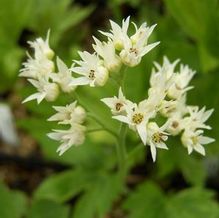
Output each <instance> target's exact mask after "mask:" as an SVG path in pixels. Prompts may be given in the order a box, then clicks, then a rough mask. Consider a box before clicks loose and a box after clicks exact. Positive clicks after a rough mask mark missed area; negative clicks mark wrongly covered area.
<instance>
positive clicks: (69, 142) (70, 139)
mask: <svg viewBox="0 0 219 218" xmlns="http://www.w3.org/2000/svg"><path fill="white" fill-rule="evenodd" d="M85 130H86V128H85V127H84V126H82V125H79V124H74V125H72V126H71V128H70V129H68V130H53V131H54V132H52V133H49V134H48V137H49V138H51V139H53V140H56V141H60V142H61V145H60V146H59V147H58V149H57V152H58V153H59V155H62V154H63V153H64V152H65V151H67V150H68V149H69V148H70V147H71V146H73V145H74V146H78V145H81V144H83V143H84V140H85Z"/></svg>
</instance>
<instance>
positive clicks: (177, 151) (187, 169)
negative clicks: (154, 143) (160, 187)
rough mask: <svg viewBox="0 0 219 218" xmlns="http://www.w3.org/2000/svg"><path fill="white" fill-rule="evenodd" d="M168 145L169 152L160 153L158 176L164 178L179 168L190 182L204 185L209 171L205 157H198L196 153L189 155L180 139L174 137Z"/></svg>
mask: <svg viewBox="0 0 219 218" xmlns="http://www.w3.org/2000/svg"><path fill="white" fill-rule="evenodd" d="M168 145H169V147H170V149H169V150H168V152H162V153H161V152H160V153H159V154H158V177H160V178H163V177H165V176H167V175H170V174H171V173H173V172H175V171H177V170H179V171H181V172H182V174H183V176H184V178H185V180H186V181H187V182H188V183H189V184H192V185H197V186H201V185H204V182H205V179H206V174H207V172H206V169H205V167H204V164H203V158H202V159H200V158H198V157H197V156H195V154H194V153H193V154H192V155H188V153H187V150H186V149H185V148H184V147H183V146H182V143H181V141H179V139H172V141H169V144H168Z"/></svg>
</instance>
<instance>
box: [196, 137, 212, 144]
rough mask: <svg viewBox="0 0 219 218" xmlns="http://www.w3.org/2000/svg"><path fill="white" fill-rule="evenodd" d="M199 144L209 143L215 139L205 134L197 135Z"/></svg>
mask: <svg viewBox="0 0 219 218" xmlns="http://www.w3.org/2000/svg"><path fill="white" fill-rule="evenodd" d="M198 139H199V142H200V144H203V145H205V144H209V143H212V142H214V141H215V139H213V138H210V137H206V136H199V137H198Z"/></svg>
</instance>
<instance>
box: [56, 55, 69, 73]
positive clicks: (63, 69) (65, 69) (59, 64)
mask: <svg viewBox="0 0 219 218" xmlns="http://www.w3.org/2000/svg"><path fill="white" fill-rule="evenodd" d="M56 63H57V67H58V70H59V72H60V73H65V72H68V67H67V66H66V64H65V63H64V62H63V61H62V60H61V59H60V58H59V57H58V56H57V58H56Z"/></svg>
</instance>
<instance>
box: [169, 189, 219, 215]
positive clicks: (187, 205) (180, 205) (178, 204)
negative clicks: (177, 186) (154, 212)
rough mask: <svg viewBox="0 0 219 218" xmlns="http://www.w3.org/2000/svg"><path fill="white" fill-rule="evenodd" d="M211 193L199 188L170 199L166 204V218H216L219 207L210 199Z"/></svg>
mask: <svg viewBox="0 0 219 218" xmlns="http://www.w3.org/2000/svg"><path fill="white" fill-rule="evenodd" d="M212 197H213V193H212V192H210V191H208V190H203V189H199V188H192V189H187V190H184V191H182V192H180V193H179V194H177V195H175V196H173V197H172V198H170V200H169V201H168V203H167V208H166V209H167V217H168V218H206V217H208V218H217V217H219V207H218V204H217V203H216V202H214V201H213V199H212Z"/></svg>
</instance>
